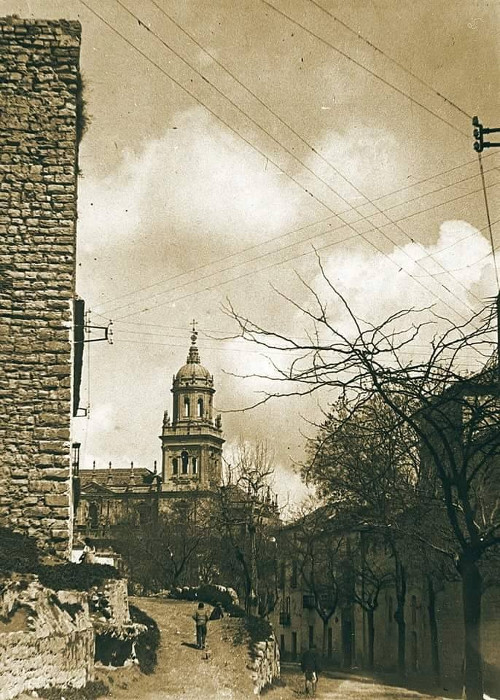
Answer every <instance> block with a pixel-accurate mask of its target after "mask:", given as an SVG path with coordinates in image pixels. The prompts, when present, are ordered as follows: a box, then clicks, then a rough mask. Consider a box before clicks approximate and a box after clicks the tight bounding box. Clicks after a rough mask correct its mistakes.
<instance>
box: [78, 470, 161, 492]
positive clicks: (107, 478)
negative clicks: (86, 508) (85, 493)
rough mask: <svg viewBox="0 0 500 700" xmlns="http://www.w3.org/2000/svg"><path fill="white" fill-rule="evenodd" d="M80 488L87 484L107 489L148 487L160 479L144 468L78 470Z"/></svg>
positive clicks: (157, 475)
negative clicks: (132, 486) (131, 486)
mask: <svg viewBox="0 0 500 700" xmlns="http://www.w3.org/2000/svg"><path fill="white" fill-rule="evenodd" d="M79 476H80V481H81V487H82V489H84V488H85V487H86V486H87V485H88V484H99V485H102V486H105V487H107V488H111V489H115V488H120V487H121V488H126V487H130V485H132V484H133V485H134V486H149V485H151V484H153V483H154V482H155V481H156V480H157V479H159V478H160V475H159V474H155V472H152V471H151V470H150V469H145V468H144V467H128V468H127V469H115V468H108V469H80V472H79Z"/></svg>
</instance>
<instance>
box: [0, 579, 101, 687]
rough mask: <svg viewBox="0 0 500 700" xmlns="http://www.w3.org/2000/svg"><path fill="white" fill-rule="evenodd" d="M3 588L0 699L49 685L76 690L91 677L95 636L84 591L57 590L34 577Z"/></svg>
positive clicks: (0, 608) (0, 603) (14, 582)
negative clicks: (47, 586) (49, 587)
mask: <svg viewBox="0 0 500 700" xmlns="http://www.w3.org/2000/svg"><path fill="white" fill-rule="evenodd" d="M2 586H3V590H2V594H1V596H0V616H1V617H0V659H1V662H2V663H1V664H0V700H10V699H11V698H14V697H15V696H16V695H19V694H20V693H22V692H26V691H31V690H37V689H39V688H44V687H47V686H51V685H57V686H73V687H75V688H80V687H82V686H84V685H85V684H86V683H88V682H89V681H90V680H92V678H93V675H94V643H95V642H94V640H95V634H94V628H93V626H92V621H91V618H90V615H89V610H88V605H86V600H85V594H81V593H74V592H64V593H62V592H61V593H60V594H58V593H56V592H54V591H51V590H50V589H47V588H44V587H43V586H42V585H41V584H40V583H39V582H38V581H37V580H36V577H28V578H24V579H23V578H22V577H18V578H13V579H11V580H7V581H3V582H2Z"/></svg>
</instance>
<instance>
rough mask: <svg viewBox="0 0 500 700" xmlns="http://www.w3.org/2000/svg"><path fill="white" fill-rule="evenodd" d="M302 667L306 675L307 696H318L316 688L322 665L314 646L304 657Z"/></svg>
mask: <svg viewBox="0 0 500 700" xmlns="http://www.w3.org/2000/svg"><path fill="white" fill-rule="evenodd" d="M300 667H301V669H302V673H303V674H304V679H305V686H306V695H316V686H317V684H318V676H319V673H320V671H321V664H320V658H319V654H318V652H317V650H316V646H315V645H314V644H312V645H311V647H310V649H308V650H307V651H305V652H304V654H303V655H302V661H301V664H300Z"/></svg>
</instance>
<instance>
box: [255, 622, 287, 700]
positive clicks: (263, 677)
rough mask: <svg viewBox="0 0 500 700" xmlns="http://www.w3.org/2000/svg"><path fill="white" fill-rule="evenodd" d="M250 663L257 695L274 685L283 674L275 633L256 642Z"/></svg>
mask: <svg viewBox="0 0 500 700" xmlns="http://www.w3.org/2000/svg"><path fill="white" fill-rule="evenodd" d="M250 656H251V661H250V663H249V664H248V666H249V668H250V671H251V678H252V681H253V684H254V693H255V695H260V693H261V692H262V691H263V690H264V689H265V688H268V687H269V686H270V685H272V684H273V683H274V682H275V681H276V680H277V679H278V678H279V677H280V675H281V667H280V650H279V645H278V641H277V639H276V637H275V635H274V633H273V634H272V635H271V636H270V637H269V638H268V639H265V640H263V641H261V642H255V643H254V644H253V645H252V647H251V650H250Z"/></svg>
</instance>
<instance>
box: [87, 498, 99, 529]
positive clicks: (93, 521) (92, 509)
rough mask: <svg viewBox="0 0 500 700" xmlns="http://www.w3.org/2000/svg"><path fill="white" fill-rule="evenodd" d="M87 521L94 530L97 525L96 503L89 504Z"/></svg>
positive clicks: (97, 509) (97, 512) (97, 508)
mask: <svg viewBox="0 0 500 700" xmlns="http://www.w3.org/2000/svg"><path fill="white" fill-rule="evenodd" d="M89 521H90V527H91V528H92V529H93V530H94V529H95V528H97V527H98V526H99V507H98V505H97V503H91V504H90V505H89Z"/></svg>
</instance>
